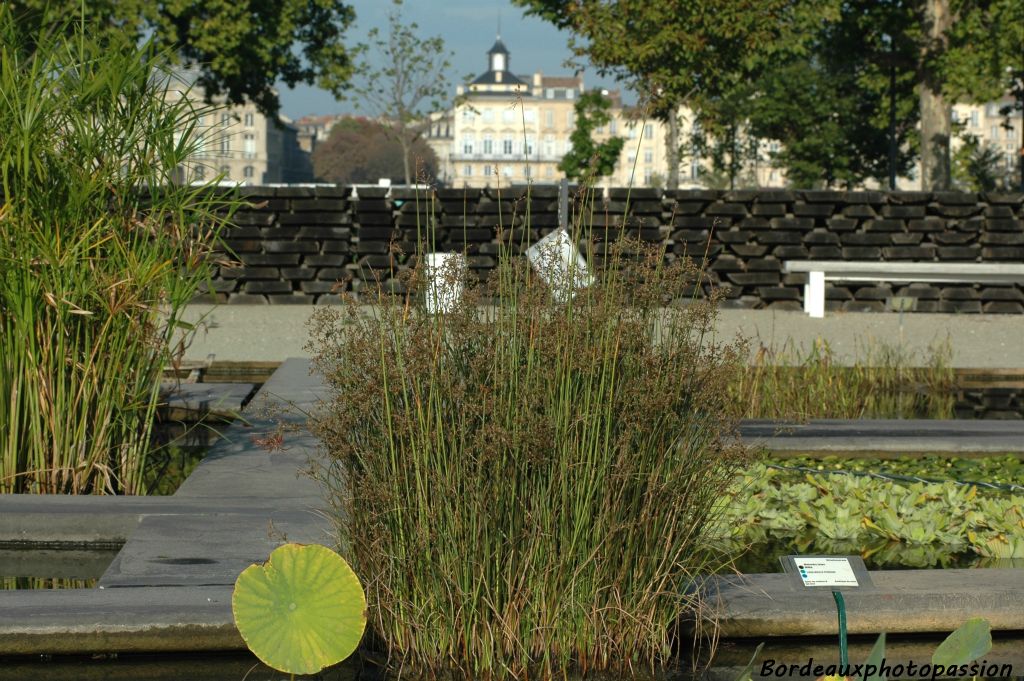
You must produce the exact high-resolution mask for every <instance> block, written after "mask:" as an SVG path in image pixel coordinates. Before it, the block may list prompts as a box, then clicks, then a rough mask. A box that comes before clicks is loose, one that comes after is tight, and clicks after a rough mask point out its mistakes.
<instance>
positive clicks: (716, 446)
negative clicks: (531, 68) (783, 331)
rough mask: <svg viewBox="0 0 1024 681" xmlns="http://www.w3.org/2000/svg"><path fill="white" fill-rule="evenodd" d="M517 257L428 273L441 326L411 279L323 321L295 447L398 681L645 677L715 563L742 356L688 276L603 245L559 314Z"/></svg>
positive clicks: (737, 458)
mask: <svg viewBox="0 0 1024 681" xmlns="http://www.w3.org/2000/svg"><path fill="white" fill-rule="evenodd" d="M586 213H587V211H585V210H584V211H580V213H579V214H586ZM526 226H527V227H529V224H528V216H527V225H526ZM456 229H457V228H456ZM500 231H501V234H500V236H501V237H502V239H503V240H504V242H505V243H507V239H508V238H509V236H510V234H512V232H511V231H510V230H500ZM514 246H515V248H506V249H505V250H503V251H502V253H501V254H500V256H499V264H498V266H497V268H496V271H495V273H494V274H493V275H492V276H491V278H490V279H489V280H488V281H487V282H486V283H480V282H479V281H478V280H477V281H474V280H473V278H472V276H470V275H467V274H466V273H467V270H465V269H460V268H459V267H458V266H457V265H456V266H451V267H448V268H447V271H444V272H442V275H443V276H444V277H446V281H445V285H446V286H448V285H452V284H455V283H461V285H463V286H464V287H465V291H464V293H463V295H462V296H461V297H459V298H458V299H457V302H456V303H455V305H454V307H453V308H452V309H451V310H450V311H448V312H446V313H444V314H435V315H431V314H428V313H427V310H426V309H425V306H424V302H425V296H424V292H425V291H426V290H428V287H427V286H426V281H425V271H424V268H423V267H422V266H420V267H417V268H415V269H414V270H413V272H412V275H411V276H410V278H409V280H408V281H407V282H406V285H407V287H408V288H407V290H408V291H409V293H408V295H405V296H389V295H385V294H379V295H378V296H377V298H376V299H375V300H373V301H372V303H373V304H372V305H368V306H363V307H359V306H356V305H354V304H353V305H350V306H349V307H348V308H347V309H345V308H342V309H340V310H320V311H318V313H317V315H316V319H315V322H314V324H313V327H312V332H313V338H314V340H313V347H314V350H315V354H316V359H315V367H316V369H317V370H318V371H319V372H321V373H322V374H323V376H324V377H325V379H326V384H327V386H328V388H329V391H328V394H327V395H326V397H325V400H324V402H323V403H322V404H321V406H320V408H319V409H318V411H317V412H316V413H315V414H314V418H313V420H312V427H313V429H314V431H315V432H316V433H317V434H318V435H319V437H320V438H321V439H322V441H323V442H324V443H325V445H326V450H327V454H328V460H329V463H328V464H327V465H326V466H325V467H323V468H322V469H321V470H320V476H321V478H322V480H323V482H324V484H325V485H326V489H327V490H328V494H329V497H330V499H331V501H332V502H333V504H334V513H335V519H336V521H337V529H338V533H339V538H340V541H341V544H342V548H343V551H344V552H345V555H346V557H351V559H352V560H353V562H354V566H355V568H356V570H357V572H358V573H359V575H360V577H361V578H362V579H363V581H364V583H365V584H366V590H367V598H368V601H369V607H370V621H371V624H372V627H371V629H372V633H373V638H374V639H375V640H376V641H378V642H379V643H380V644H381V645H382V646H383V648H385V649H386V650H387V652H388V654H389V656H390V660H391V662H392V664H393V665H394V666H395V667H398V668H401V669H403V670H406V671H409V670H412V671H414V672H417V673H427V674H441V673H447V672H454V673H455V674H456V675H463V676H466V677H469V678H473V679H486V678H505V677H508V676H514V677H519V678H525V677H526V676H528V675H529V676H531V677H535V678H536V677H539V678H550V677H552V676H554V675H558V674H561V673H562V672H565V671H567V670H575V671H584V672H586V671H593V670H602V669H610V670H627V671H628V670H636V669H651V668H655V667H657V666H659V665H660V664H662V663H664V662H666V661H667V660H668V659H669V658H670V656H671V655H673V651H674V650H675V646H676V644H679V643H680V641H679V640H678V638H677V635H678V631H677V623H678V621H679V618H680V617H681V616H683V615H684V614H686V613H691V614H692V613H694V612H698V613H699V612H701V608H702V602H701V594H700V590H699V589H697V588H695V586H694V585H695V583H696V578H697V577H698V575H702V574H708V573H709V572H710V571H712V570H714V569H716V567H717V566H718V563H717V562H716V561H717V558H716V556H714V555H711V554H709V553H708V551H707V549H706V544H705V537H706V536H707V535H708V533H709V530H710V528H712V527H713V526H714V524H715V522H716V517H715V513H716V507H715V503H716V501H718V500H719V499H720V498H721V497H722V495H724V494H725V493H726V491H727V489H728V487H729V484H730V482H731V480H732V479H733V476H734V475H735V474H736V473H737V470H738V466H739V465H740V463H741V462H742V461H743V460H744V452H743V450H742V449H741V448H740V447H739V446H738V445H737V444H736V441H735V440H732V439H730V438H729V437H728V436H729V434H730V432H731V429H732V427H733V425H734V423H735V420H734V417H735V409H734V403H733V402H731V401H730V397H729V394H728V391H727V389H726V386H727V385H728V383H729V382H730V380H733V378H734V377H735V375H736V373H737V372H738V371H739V370H740V366H741V363H742V360H741V358H742V356H743V354H742V352H741V349H740V348H738V347H733V346H727V345H722V344H718V343H714V342H712V340H711V338H710V336H711V331H710V330H711V325H712V321H713V318H714V305H713V304H711V303H707V302H700V301H693V300H690V299H689V298H688V297H687V292H688V291H690V290H692V284H693V283H694V279H696V278H698V277H700V272H699V271H697V270H696V269H695V268H694V267H693V266H692V264H689V263H684V262H682V261H679V262H675V263H672V264H665V261H666V258H665V256H664V253H663V252H662V251H660V250H656V249H655V250H652V249H649V248H647V247H645V246H643V245H641V244H639V243H631V242H629V241H626V240H623V241H618V242H617V244H616V245H615V246H614V247H611V248H609V249H597V250H598V251H601V253H597V252H595V253H592V254H591V255H592V258H591V264H594V263H603V265H602V266H601V267H600V268H598V269H597V271H596V277H595V282H594V283H593V285H591V286H590V287H588V288H585V289H582V290H579V291H578V292H576V294H575V296H574V297H568V296H564V295H563V296H553V295H552V291H551V290H549V289H548V288H547V287H546V285H545V284H544V283H543V282H542V281H541V280H540V279H538V277H537V276H535V275H534V273H533V272H532V271H531V270H530V268H529V265H528V264H527V263H526V262H525V260H524V259H522V258H521V256H516V255H513V251H518V250H520V249H519V246H520V244H514ZM599 255H600V256H601V257H598V256H599ZM565 280H567V281H572V280H573V277H572V276H570V277H568V278H566V279H565ZM579 280H582V277H580V278H579ZM433 290H436V289H433ZM442 290H447V289H445V288H444V286H442ZM566 298H568V300H567V302H565V303H564V304H560V303H558V302H555V301H556V300H558V299H562V300H565V299H566ZM686 645H687V646H688V645H689V644H688V643H687V644H686Z"/></svg>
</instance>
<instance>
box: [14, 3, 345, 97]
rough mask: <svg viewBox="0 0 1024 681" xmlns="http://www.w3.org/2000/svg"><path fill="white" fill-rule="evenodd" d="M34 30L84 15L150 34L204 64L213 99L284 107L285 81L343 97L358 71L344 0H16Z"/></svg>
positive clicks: (127, 31)
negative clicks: (349, 46)
mask: <svg viewBox="0 0 1024 681" xmlns="http://www.w3.org/2000/svg"><path fill="white" fill-rule="evenodd" d="M6 4H7V5H8V6H10V8H11V9H12V11H13V14H14V15H15V16H16V17H18V21H19V22H21V23H22V24H23V25H24V26H25V32H26V33H27V34H30V35H32V34H34V33H35V32H36V31H38V30H39V29H40V28H42V27H48V26H53V25H59V22H60V20H61V19H63V18H65V17H68V16H76V17H77V16H79V14H80V12H83V11H84V18H85V20H86V22H88V23H90V24H91V25H94V26H96V27H100V28H101V29H105V30H107V31H109V32H111V34H117V35H119V36H126V37H127V38H129V39H130V40H133V41H135V42H139V41H140V40H141V39H142V38H144V37H149V36H151V37H152V38H153V41H154V43H155V44H156V45H157V46H159V47H164V48H167V49H169V50H170V51H171V52H172V53H173V54H175V55H177V57H178V59H179V60H180V63H181V65H182V66H184V67H188V68H195V69H197V70H198V73H199V78H198V80H197V85H199V86H200V87H202V89H203V91H204V92H205V93H206V96H207V98H208V99H211V100H212V99H213V98H217V97H220V96H222V97H224V98H225V99H226V100H227V102H229V103H231V104H241V103H242V102H244V101H245V100H250V101H252V102H254V103H255V104H256V105H257V106H258V107H259V108H260V110H261V111H263V112H264V113H266V114H268V115H271V116H276V115H277V113H278V111H279V109H280V102H279V99H278V95H277V92H276V91H275V90H274V87H275V84H276V83H277V82H278V81H283V82H284V83H285V84H286V85H288V86H289V87H293V86H295V85H296V84H298V83H307V84H315V85H317V86H319V87H321V88H324V89H326V90H329V91H330V92H332V93H333V94H334V95H335V96H341V94H342V89H343V88H344V86H345V85H346V83H347V82H348V79H349V77H350V75H351V74H352V60H351V56H350V54H349V53H348V51H347V50H346V48H345V46H344V45H343V44H342V42H341V39H342V34H343V33H344V31H345V29H346V28H347V27H348V26H349V24H351V22H352V20H353V19H354V18H355V12H354V11H353V9H352V8H351V7H350V6H348V5H345V4H344V3H342V2H340V1H339V0H274V1H267V0H232V2H223V1H219V2H209V1H207V0H157V1H154V0H90V2H87V3H83V2H81V1H80V0H11V1H10V2H8V3H6Z"/></svg>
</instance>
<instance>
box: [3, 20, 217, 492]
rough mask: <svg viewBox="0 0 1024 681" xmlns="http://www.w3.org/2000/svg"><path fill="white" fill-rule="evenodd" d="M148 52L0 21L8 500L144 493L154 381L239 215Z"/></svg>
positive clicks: (161, 63)
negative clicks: (193, 168)
mask: <svg viewBox="0 0 1024 681" xmlns="http://www.w3.org/2000/svg"><path fill="white" fill-rule="evenodd" d="M166 64H167V60H166V58H165V55H162V54H160V53H158V52H156V51H154V50H153V49H150V48H149V47H141V48H140V47H137V46H135V45H131V44H117V43H114V42H109V41H106V42H100V41H98V40H97V39H94V38H93V37H91V34H90V31H89V27H88V26H87V25H84V24H80V25H76V24H74V23H69V24H66V25H63V26H58V27H55V28H53V29H52V30H51V31H50V32H45V33H42V34H39V33H36V34H32V33H30V32H27V31H26V30H25V28H24V27H23V26H22V25H20V23H19V20H18V17H16V16H15V15H14V13H13V11H12V10H11V9H10V8H9V7H7V8H2V7H0V130H2V131H3V132H2V134H0V183H2V192H3V204H2V207H0V492H37V493H110V492H124V493H129V494H137V493H141V492H142V490H143V469H144V467H145V460H146V450H147V448H148V447H149V442H150V429H151V425H152V422H153V415H154V410H155V407H156V404H157V396H158V389H159V385H160V380H159V379H160V374H161V370H162V368H163V366H164V364H165V363H167V362H168V361H169V360H170V358H171V343H172V338H173V337H174V334H175V333H176V332H180V331H181V330H182V328H183V325H182V323H181V321H180V319H179V313H180V311H181V308H182V306H183V305H184V304H185V303H187V302H188V300H189V299H190V298H192V297H193V295H194V293H195V291H196V288H197V286H198V284H199V283H200V282H201V281H202V280H203V279H204V278H207V277H208V275H209V267H210V262H211V260H210V245H212V244H213V243H214V242H215V240H216V237H217V233H218V230H219V228H220V225H221V224H222V222H223V220H224V219H225V216H226V215H228V214H230V212H231V210H232V209H233V203H232V201H231V200H229V199H227V198H226V197H225V196H223V195H218V194H217V193H215V192H211V191H209V189H210V188H209V187H192V186H189V185H187V184H183V183H180V182H179V179H181V178H180V173H181V172H182V169H183V168H185V167H187V164H188V159H189V158H190V157H191V156H192V155H193V153H194V152H195V151H196V148H197V146H196V126H197V123H198V121H199V117H200V116H202V115H204V114H209V111H207V110H205V109H204V108H203V107H195V106H194V105H192V104H190V103H189V101H188V100H187V98H176V97H174V96H169V92H170V91H171V90H175V89H177V90H181V89H184V88H182V87H181V86H180V85H179V84H178V83H176V82H175V81H174V79H173V78H172V76H171V74H170V71H169V70H168V68H167V67H166V66H165V65H166Z"/></svg>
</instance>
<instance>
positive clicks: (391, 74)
mask: <svg viewBox="0 0 1024 681" xmlns="http://www.w3.org/2000/svg"><path fill="white" fill-rule="evenodd" d="M392 1H393V8H392V10H391V12H390V13H389V14H388V33H387V35H386V36H384V35H382V34H381V32H380V30H379V29H377V28H374V29H372V30H371V31H370V34H369V38H370V44H361V45H359V46H358V47H357V48H356V52H357V54H358V56H359V59H360V62H359V65H358V66H357V72H358V73H360V74H362V77H361V78H360V79H359V81H358V82H357V83H356V84H355V86H354V87H353V92H354V93H355V95H356V96H357V99H356V103H357V105H359V106H361V107H362V108H365V109H366V110H367V113H369V114H370V115H372V116H374V117H379V118H381V119H382V120H386V121H387V125H388V128H387V129H388V131H389V134H390V135H391V136H392V138H394V139H395V140H396V141H397V142H398V144H399V145H400V146H401V148H402V158H403V161H404V168H405V183H406V184H410V183H411V182H412V177H413V175H412V165H411V162H410V161H411V155H412V151H413V147H414V145H415V143H416V141H417V140H419V139H420V137H421V136H422V134H423V131H424V130H425V129H426V126H427V120H426V119H427V116H428V114H430V113H431V112H432V111H437V110H439V109H441V108H443V102H444V101H445V99H446V98H447V96H448V94H449V92H450V91H451V86H450V84H449V83H448V81H447V80H446V78H445V76H444V74H445V73H447V72H448V71H449V70H450V68H451V63H450V62H449V59H450V56H451V53H447V54H446V53H445V50H444V41H443V40H442V39H441V37H440V36H435V37H433V38H425V39H424V38H420V37H419V36H417V35H416V30H417V29H418V28H419V26H418V25H417V24H415V23H411V24H408V25H407V24H406V23H405V22H404V21H403V20H402V15H401V7H402V0H392ZM371 52H372V53H373V54H374V55H375V57H376V59H375V60H374V61H373V62H371V61H369V60H367V56H368V55H369V54H370V53H371Z"/></svg>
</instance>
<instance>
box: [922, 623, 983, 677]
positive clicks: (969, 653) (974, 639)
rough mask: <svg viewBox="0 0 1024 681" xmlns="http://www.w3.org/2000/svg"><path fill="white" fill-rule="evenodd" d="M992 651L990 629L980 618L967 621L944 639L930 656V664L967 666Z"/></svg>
mask: <svg viewBox="0 0 1024 681" xmlns="http://www.w3.org/2000/svg"><path fill="white" fill-rule="evenodd" d="M990 650H992V627H991V626H990V625H989V623H988V621H987V620H985V619H982V618H980V617H976V618H974V619H969V620H967V621H966V622H964V623H963V624H961V625H960V627H959V628H958V629H957V630H956V631H954V632H953V633H952V634H950V635H949V636H948V637H946V640H945V641H943V642H942V643H940V644H939V647H938V648H936V649H935V653H934V654H932V664H941V665H943V666H945V667H948V666H950V665H954V664H955V665H961V664H967V663H969V662H973V661H974V660H977V659H978V658H979V657H981V656H982V655H984V654H985V653H987V652H988V651H990Z"/></svg>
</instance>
